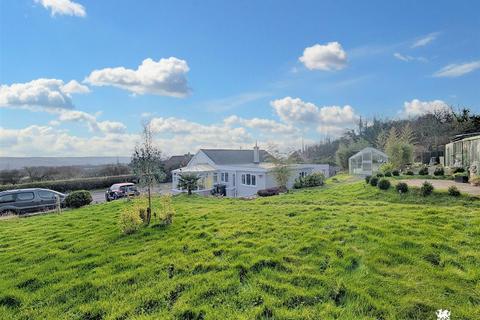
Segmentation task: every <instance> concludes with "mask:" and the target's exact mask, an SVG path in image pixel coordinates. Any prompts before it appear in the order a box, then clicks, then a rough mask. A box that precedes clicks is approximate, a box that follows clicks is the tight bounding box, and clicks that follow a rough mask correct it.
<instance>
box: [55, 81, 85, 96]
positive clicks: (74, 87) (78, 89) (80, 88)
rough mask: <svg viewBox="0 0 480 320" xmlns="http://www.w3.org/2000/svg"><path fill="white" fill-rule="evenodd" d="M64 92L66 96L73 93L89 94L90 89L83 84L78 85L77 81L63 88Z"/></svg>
mask: <svg viewBox="0 0 480 320" xmlns="http://www.w3.org/2000/svg"><path fill="white" fill-rule="evenodd" d="M62 91H63V92H65V93H66V94H72V93H89V92H90V89H89V88H88V87H87V86H84V85H83V84H80V83H78V81H76V80H71V81H70V82H68V83H67V84H65V85H64V86H63V87H62Z"/></svg>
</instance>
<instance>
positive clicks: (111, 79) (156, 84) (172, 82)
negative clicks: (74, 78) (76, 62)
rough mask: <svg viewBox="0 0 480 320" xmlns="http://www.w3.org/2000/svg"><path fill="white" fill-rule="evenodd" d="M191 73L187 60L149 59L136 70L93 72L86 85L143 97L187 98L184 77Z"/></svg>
mask: <svg viewBox="0 0 480 320" xmlns="http://www.w3.org/2000/svg"><path fill="white" fill-rule="evenodd" d="M189 70H190V69H189V67H188V65H187V62H186V61H185V60H180V59H177V58H175V57H170V58H168V59H160V60H159V61H154V60H152V59H150V58H148V59H145V60H143V62H142V64H141V65H140V66H139V67H138V68H137V70H132V69H126V68H124V67H117V68H105V69H101V70H94V71H93V72H92V73H90V75H89V76H88V77H87V78H86V79H85V82H87V83H90V84H91V85H94V86H114V87H118V88H121V89H125V90H128V91H130V92H133V93H135V94H140V95H142V94H147V93H148V94H156V95H161V96H171V97H185V96H186V95H187V94H188V93H189V92H190V89H189V87H188V83H187V78H186V77H185V75H186V74H187V72H188V71H189Z"/></svg>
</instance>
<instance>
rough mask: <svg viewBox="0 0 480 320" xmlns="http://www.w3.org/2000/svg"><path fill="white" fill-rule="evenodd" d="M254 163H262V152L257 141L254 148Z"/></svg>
mask: <svg viewBox="0 0 480 320" xmlns="http://www.w3.org/2000/svg"><path fill="white" fill-rule="evenodd" d="M253 163H260V151H259V149H258V145H257V142H256V141H255V147H253Z"/></svg>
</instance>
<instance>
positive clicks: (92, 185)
mask: <svg viewBox="0 0 480 320" xmlns="http://www.w3.org/2000/svg"><path fill="white" fill-rule="evenodd" d="M136 180H137V178H136V177H135V176H134V175H130V174H129V175H122V176H110V177H94V178H79V179H69V180H51V181H36V182H29V183H21V184H5V185H0V191H5V190H12V189H26V188H45V189H51V190H55V191H58V192H68V191H75V190H92V189H103V188H108V187H110V186H111V185H112V184H115V183H121V182H135V181H136Z"/></svg>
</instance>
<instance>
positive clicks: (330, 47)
mask: <svg viewBox="0 0 480 320" xmlns="http://www.w3.org/2000/svg"><path fill="white" fill-rule="evenodd" d="M298 60H300V61H301V62H302V63H303V64H304V65H305V67H307V68H308V69H310V70H324V71H333V70H341V69H343V68H345V67H346V65H347V54H346V52H345V51H344V50H343V48H342V45H341V44H340V43H338V42H329V43H327V44H326V45H320V44H315V45H314V46H311V47H307V48H305V50H303V55H302V56H301V57H300V58H298Z"/></svg>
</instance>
